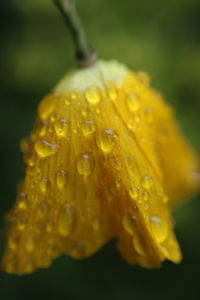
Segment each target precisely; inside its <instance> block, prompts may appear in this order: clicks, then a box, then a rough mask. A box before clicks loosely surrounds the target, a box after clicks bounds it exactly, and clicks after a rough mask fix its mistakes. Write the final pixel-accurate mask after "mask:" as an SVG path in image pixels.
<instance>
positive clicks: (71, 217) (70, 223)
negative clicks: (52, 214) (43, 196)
mask: <svg viewBox="0 0 200 300" xmlns="http://www.w3.org/2000/svg"><path fill="white" fill-rule="evenodd" d="M75 223H76V218H75V209H74V205H72V204H66V205H64V206H63V207H62V208H60V214H59V216H58V232H59V234H60V235H63V236H67V235H69V234H70V233H71V232H72V231H73V230H74V228H75Z"/></svg>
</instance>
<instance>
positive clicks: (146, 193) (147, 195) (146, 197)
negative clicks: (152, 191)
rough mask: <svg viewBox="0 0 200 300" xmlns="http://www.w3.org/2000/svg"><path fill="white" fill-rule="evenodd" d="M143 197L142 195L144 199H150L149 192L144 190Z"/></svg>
mask: <svg viewBox="0 0 200 300" xmlns="http://www.w3.org/2000/svg"><path fill="white" fill-rule="evenodd" d="M141 197H142V200H143V201H148V200H149V192H148V191H143V192H142V195H141Z"/></svg>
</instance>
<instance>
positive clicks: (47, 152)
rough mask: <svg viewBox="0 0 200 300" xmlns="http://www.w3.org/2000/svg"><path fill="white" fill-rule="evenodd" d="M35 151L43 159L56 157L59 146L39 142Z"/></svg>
mask: <svg viewBox="0 0 200 300" xmlns="http://www.w3.org/2000/svg"><path fill="white" fill-rule="evenodd" d="M35 151H36V152H37V154H38V155H39V156H40V157H42V158H45V157H48V156H51V155H54V154H55V153H56V152H57V151H58V145H54V144H51V143H49V142H48V141H46V140H38V141H36V143H35Z"/></svg>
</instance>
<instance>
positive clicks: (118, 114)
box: [3, 61, 199, 274]
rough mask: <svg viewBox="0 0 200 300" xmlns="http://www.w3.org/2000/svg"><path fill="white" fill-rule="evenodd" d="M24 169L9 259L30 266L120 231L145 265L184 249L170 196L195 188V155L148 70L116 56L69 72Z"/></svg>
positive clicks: (42, 115) (13, 267)
mask: <svg viewBox="0 0 200 300" xmlns="http://www.w3.org/2000/svg"><path fill="white" fill-rule="evenodd" d="M21 147H22V150H23V152H24V161H25V165H26V174H25V179H24V182H23V184H22V185H21V187H20V191H19V193H18V196H17V201H16V204H15V206H14V208H13V209H12V211H11V212H10V214H9V216H8V235H7V246H6V250H5V255H4V258H3V267H4V269H5V270H6V271H7V272H10V273H16V274H24V273H30V272H32V271H34V270H36V269H38V268H42V267H47V266H49V265H50V264H51V262H52V260H53V259H54V258H56V257H58V256H59V255H61V254H63V253H66V254H68V255H70V256H71V257H74V258H84V257H87V256H89V255H91V254H93V253H94V252H96V251H97V250H98V249H100V248H101V247H102V246H103V245H104V244H105V243H106V242H108V241H109V240H111V239H116V241H117V246H118V248H119V251H120V253H121V255H122V256H123V258H124V259H125V260H126V261H127V262H129V263H131V264H138V265H140V266H143V267H158V266H160V264H161V262H162V261H164V260H165V259H168V260H171V261H173V262H175V263H177V262H179V261H180V260H181V252H180V249H179V245H178V243H177V240H176V237H175V235H174V230H173V229H174V228H173V227H174V222H173V219H172V217H171V208H172V206H173V205H174V204H175V203H176V202H178V201H180V200H182V198H184V197H187V196H189V195H191V194H192V193H194V192H196V190H197V184H198V181H197V179H198V176H197V175H196V174H197V173H196V172H197V171H198V167H199V166H198V159H197V157H196V154H195V153H194V151H193V150H192V149H191V147H190V145H189V144H188V142H187V141H186V140H185V139H184V138H183V136H182V133H181V132H180V129H179V128H178V125H177V123H176V121H175V119H174V112H173V110H172V108H170V107H169V106H168V105H167V104H166V103H165V102H164V100H163V99H162V97H161V95H160V94H159V93H158V92H157V91H155V90H154V89H153V88H152V87H150V85H149V77H148V76H147V75H146V74H145V73H143V72H132V71H130V70H129V69H128V68H126V67H125V66H124V65H122V64H119V63H117V62H115V61H109V62H105V61H97V62H96V63H95V64H94V65H92V66H89V67H87V68H85V69H80V70H76V71H73V72H71V73H69V74H68V75H67V76H66V77H65V78H64V79H63V80H61V82H60V83H59V84H58V85H57V86H56V87H55V88H54V90H53V91H52V92H51V93H50V94H49V95H47V96H46V97H45V98H44V99H43V100H42V101H41V103H40V104H39V109H38V116H37V121H36V124H35V126H34V128H33V131H32V132H31V134H30V137H29V138H28V139H26V140H23V142H22V143H21Z"/></svg>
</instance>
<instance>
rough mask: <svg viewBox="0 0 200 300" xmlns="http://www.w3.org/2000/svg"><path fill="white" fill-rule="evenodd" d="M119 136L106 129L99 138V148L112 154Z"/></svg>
mask: <svg viewBox="0 0 200 300" xmlns="http://www.w3.org/2000/svg"><path fill="white" fill-rule="evenodd" d="M116 138H117V135H116V133H115V131H114V130H112V129H106V130H103V131H102V132H100V133H99V135H98V136H97V146H98V147H99V148H100V149H101V150H102V151H103V152H104V153H110V152H111V151H112V149H113V147H114V145H115V142H116Z"/></svg>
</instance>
